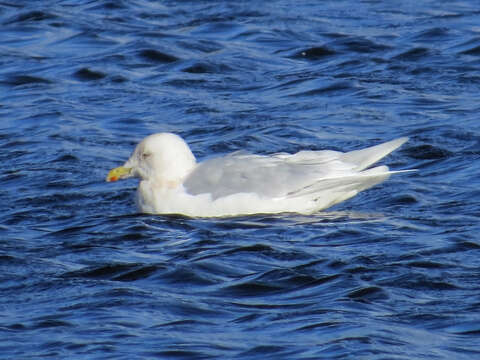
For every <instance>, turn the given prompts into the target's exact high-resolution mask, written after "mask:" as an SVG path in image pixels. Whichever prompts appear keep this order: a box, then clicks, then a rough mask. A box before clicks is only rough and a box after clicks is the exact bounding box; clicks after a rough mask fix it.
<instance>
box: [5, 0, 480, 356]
mask: <svg viewBox="0 0 480 360" xmlns="http://www.w3.org/2000/svg"><path fill="white" fill-rule="evenodd" d="M293 4H294V3H292V2H291V1H284V0H277V1H269V2H256V1H239V2H235V3H233V2H232V3H230V2H224V1H148V0H136V1H121V0H116V1H107V0H100V1H91V0H90V1H86V0H85V1H59V0H57V1H26V0H24V1H13V0H6V1H2V2H1V3H0V24H1V25H0V26H1V32H0V120H1V121H0V149H1V151H0V157H1V161H0V167H1V175H0V199H1V201H0V204H1V205H0V206H1V208H0V215H1V222H0V234H1V236H0V269H1V272H0V358H1V359H408V360H410V359H449V360H450V359H474V358H478V357H479V356H480V341H479V335H480V315H479V314H480V238H479V233H480V226H479V216H480V205H479V200H480V180H479V174H480V162H479V158H480V122H479V115H478V114H479V112H480V102H479V94H480V27H479V24H480V10H479V7H478V2H477V1H474V0H466V1H440V2H439V1H428V0H425V1H423V0H421V1H418V0H417V1H411V0H409V1H402V2H396V1H373V0H372V1H366V0H365V1H353V0H344V1H317V2H307V1H301V2H295V5H293ZM159 131H170V132H175V133H178V134H180V135H181V136H182V137H184V138H185V139H186V140H187V141H188V142H189V143H190V144H191V147H192V150H193V151H194V153H195V154H196V156H197V157H198V158H199V159H204V158H208V157H211V156H213V155H214V154H225V153H228V152H231V151H235V150H240V149H245V150H247V151H251V152H255V153H263V154H268V153H274V152H278V151H286V152H295V151H298V150H300V149H311V150H319V149H327V148H329V149H336V150H353V149H358V148H362V147H366V146H370V145H374V144H377V143H379V142H381V141H386V140H390V139H392V138H395V137H399V136H409V137H410V141H409V142H408V143H407V144H405V145H404V146H403V147H402V148H401V149H400V150H398V151H396V152H395V153H393V154H392V155H390V156H389V157H388V158H387V159H386V160H385V161H384V163H386V164H388V165H389V166H391V168H393V169H406V168H416V169H418V170H419V171H418V172H416V173H410V174H398V175H395V176H393V177H391V178H390V179H389V180H388V181H387V182H385V183H383V184H382V185H379V186H377V187H375V188H373V189H371V190H368V191H366V192H364V193H361V194H360V195H358V196H357V197H355V198H353V199H351V200H349V201H347V202H345V203H342V204H339V205H337V206H335V207H334V208H331V209H329V210H328V211H325V212H323V213H319V214H316V215H313V216H299V215H292V214H285V215H279V216H260V215H259V216H251V217H239V218H230V219H213V220H212V219H210V220H204V219H190V218H186V217H180V216H152V215H142V214H138V213H137V212H136V209H135V206H134V201H133V198H134V190H135V188H136V181H135V180H131V181H123V182H118V183H113V184H112V183H105V182H104V178H105V175H106V172H107V171H108V170H109V169H111V168H112V167H114V166H117V165H119V164H121V163H122V162H123V161H124V160H126V158H127V157H128V156H129V154H130V152H131V151H132V149H133V147H134V146H135V144H136V143H137V142H138V141H139V140H140V139H142V138H143V137H144V136H146V135H148V134H151V133H154V132H159Z"/></svg>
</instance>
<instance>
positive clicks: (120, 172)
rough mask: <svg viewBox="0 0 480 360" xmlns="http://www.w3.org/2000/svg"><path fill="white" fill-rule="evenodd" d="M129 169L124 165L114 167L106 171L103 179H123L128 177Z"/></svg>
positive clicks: (108, 180)
mask: <svg viewBox="0 0 480 360" xmlns="http://www.w3.org/2000/svg"><path fill="white" fill-rule="evenodd" d="M131 171H132V169H131V168H126V167H124V166H119V167H116V168H115V169H112V170H110V171H109V172H108V175H107V178H106V179H105V180H106V181H107V182H110V181H117V180H120V179H125V178H127V177H129V175H130V172H131Z"/></svg>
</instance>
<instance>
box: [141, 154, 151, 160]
mask: <svg viewBox="0 0 480 360" xmlns="http://www.w3.org/2000/svg"><path fill="white" fill-rule="evenodd" d="M151 155H152V154H150V153H143V154H142V159H143V160H145V159H147V158H149V157H150V156H151Z"/></svg>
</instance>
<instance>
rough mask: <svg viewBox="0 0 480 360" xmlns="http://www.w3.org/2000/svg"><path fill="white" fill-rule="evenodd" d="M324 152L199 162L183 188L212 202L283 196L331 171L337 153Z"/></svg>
mask: <svg viewBox="0 0 480 360" xmlns="http://www.w3.org/2000/svg"><path fill="white" fill-rule="evenodd" d="M327 153H328V156H325V157H323V158H322V157H319V156H318V152H315V154H316V155H315V156H313V155H312V156H309V154H314V152H300V153H297V154H295V155H287V154H277V155H274V156H261V155H237V154H236V153H234V154H231V155H227V156H225V157H221V158H216V159H211V160H207V161H205V162H202V163H200V164H199V165H197V167H196V168H195V170H194V171H193V172H192V173H191V174H190V175H189V176H188V177H187V179H186V180H185V181H184V184H183V185H184V187H185V189H186V190H187V192H188V193H190V194H192V195H198V194H203V193H209V194H211V195H212V197H213V198H214V199H216V198H219V197H223V196H228V195H232V194H235V193H256V194H258V195H260V196H266V197H281V196H286V195H288V194H289V193H292V192H295V191H297V190H299V189H301V188H303V187H305V186H309V185H310V184H312V183H314V182H315V181H318V179H319V178H322V177H325V176H326V175H327V174H328V173H329V172H330V171H331V169H330V166H329V163H330V162H331V161H332V160H334V159H338V155H339V154H341V153H337V152H325V155H327Z"/></svg>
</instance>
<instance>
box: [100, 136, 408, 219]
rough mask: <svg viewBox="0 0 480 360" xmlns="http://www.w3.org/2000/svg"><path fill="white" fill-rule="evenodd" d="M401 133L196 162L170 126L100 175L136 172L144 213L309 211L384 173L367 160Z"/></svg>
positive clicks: (399, 142) (368, 184)
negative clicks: (358, 143) (340, 145)
mask: <svg viewBox="0 0 480 360" xmlns="http://www.w3.org/2000/svg"><path fill="white" fill-rule="evenodd" d="M407 140H408V138H407V137H401V138H398V139H395V140H391V141H388V142H385V143H383V144H379V145H375V146H372V147H368V148H365V149H361V150H354V151H349V152H345V153H344V152H340V151H333V150H321V151H309V150H304V151H300V152H297V153H295V154H287V153H276V154H272V155H255V154H250V153H246V152H244V151H237V152H234V153H231V154H228V155H225V156H219V157H215V158H212V159H209V160H206V161H203V162H197V161H196V159H195V156H194V155H193V153H192V151H191V150H190V148H189V146H188V145H187V143H186V142H185V141H184V140H183V139H182V138H181V137H180V136H178V135H176V134H172V133H157V134H153V135H150V136H147V137H146V138H145V139H143V140H142V141H141V142H140V143H139V144H138V145H137V147H136V148H135V150H134V151H133V153H132V155H131V156H130V158H129V159H128V160H127V161H126V162H125V164H124V165H123V166H120V167H117V168H115V169H112V170H110V172H109V173H108V175H107V177H106V181H108V182H111V181H117V180H121V179H126V178H131V177H136V178H139V179H140V183H139V185H138V189H137V193H136V204H137V207H138V210H139V211H140V212H142V213H148V214H181V215H186V216H190V217H226V216H238V215H252V214H276V213H300V214H313V213H315V212H319V211H321V210H324V209H327V208H329V207H331V206H332V205H335V204H338V203H340V202H342V201H345V200H347V199H349V198H351V197H353V196H355V195H357V194H358V193H359V192H360V191H363V190H366V189H368V188H370V187H372V186H374V185H376V184H379V183H381V182H382V181H384V180H386V179H387V178H388V177H389V176H390V175H391V174H393V173H398V172H405V171H409V170H400V171H390V170H389V168H388V167H387V166H385V165H381V166H375V167H371V166H372V165H373V164H375V163H376V162H377V161H379V160H380V159H382V158H383V157H385V156H386V155H388V154H389V153H391V152H392V151H394V150H395V149H397V148H398V147H399V146H401V145H402V144H403V143H405V142H406V141H407Z"/></svg>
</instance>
